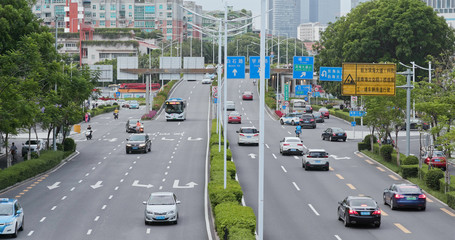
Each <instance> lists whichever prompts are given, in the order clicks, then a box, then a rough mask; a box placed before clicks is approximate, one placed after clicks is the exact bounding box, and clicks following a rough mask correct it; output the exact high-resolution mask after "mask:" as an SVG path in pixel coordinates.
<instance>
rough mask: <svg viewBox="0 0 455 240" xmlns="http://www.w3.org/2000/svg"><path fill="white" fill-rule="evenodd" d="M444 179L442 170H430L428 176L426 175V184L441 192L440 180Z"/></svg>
mask: <svg viewBox="0 0 455 240" xmlns="http://www.w3.org/2000/svg"><path fill="white" fill-rule="evenodd" d="M443 177H444V173H443V172H442V170H441V169H430V170H429V171H428V173H427V174H425V178H424V180H425V184H426V185H427V186H428V187H429V188H431V189H434V190H439V187H440V185H439V179H441V178H443Z"/></svg>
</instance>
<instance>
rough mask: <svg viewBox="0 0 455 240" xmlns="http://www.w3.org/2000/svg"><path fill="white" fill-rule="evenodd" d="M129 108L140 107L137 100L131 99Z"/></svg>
mask: <svg viewBox="0 0 455 240" xmlns="http://www.w3.org/2000/svg"><path fill="white" fill-rule="evenodd" d="M128 108H129V109H139V103H138V102H137V101H136V100H133V101H130V103H129V105H128Z"/></svg>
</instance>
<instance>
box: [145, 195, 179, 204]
mask: <svg viewBox="0 0 455 240" xmlns="http://www.w3.org/2000/svg"><path fill="white" fill-rule="evenodd" d="M148 204H149V205H174V199H173V198H172V197H171V196H152V197H150V200H149V202H148Z"/></svg>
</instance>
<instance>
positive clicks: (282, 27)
mask: <svg viewBox="0 0 455 240" xmlns="http://www.w3.org/2000/svg"><path fill="white" fill-rule="evenodd" d="M300 2H301V0H273V1H272V11H271V12H272V13H271V15H272V16H270V15H269V18H270V17H271V20H272V21H271V24H270V22H269V25H271V26H269V27H271V28H269V29H270V30H271V31H272V32H273V33H274V34H276V35H280V36H285V35H286V36H287V37H291V38H295V37H297V31H296V29H297V27H298V25H299V23H300ZM269 5H270V2H269ZM269 7H270V6H269Z"/></svg>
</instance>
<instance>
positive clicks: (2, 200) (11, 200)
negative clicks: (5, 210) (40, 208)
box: [0, 198, 17, 204]
mask: <svg viewBox="0 0 455 240" xmlns="http://www.w3.org/2000/svg"><path fill="white" fill-rule="evenodd" d="M16 201H17V199H15V198H0V204H11V203H15V202H16Z"/></svg>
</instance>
